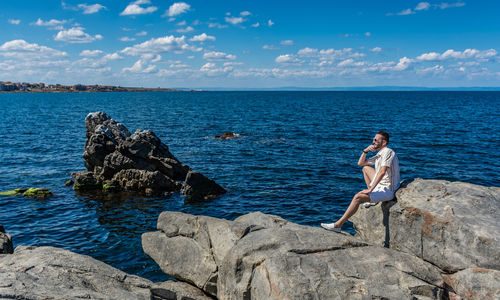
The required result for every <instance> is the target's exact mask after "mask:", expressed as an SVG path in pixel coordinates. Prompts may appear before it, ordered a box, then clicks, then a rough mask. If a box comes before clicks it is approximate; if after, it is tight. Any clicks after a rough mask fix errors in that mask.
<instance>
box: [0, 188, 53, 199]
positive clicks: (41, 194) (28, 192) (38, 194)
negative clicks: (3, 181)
mask: <svg viewBox="0 0 500 300" xmlns="http://www.w3.org/2000/svg"><path fill="white" fill-rule="evenodd" d="M16 195H23V196H24V197H33V198H48V197H50V196H53V194H52V192H51V191H49V190H48V189H46V188H29V189H14V190H12V191H6V192H0V196H16Z"/></svg>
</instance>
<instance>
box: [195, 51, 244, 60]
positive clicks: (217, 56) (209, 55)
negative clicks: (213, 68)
mask: <svg viewBox="0 0 500 300" xmlns="http://www.w3.org/2000/svg"><path fill="white" fill-rule="evenodd" d="M203 59H206V60H208V61H227V60H235V59H236V55H233V54H226V53H224V52H216V51H210V52H205V53H204V54H203Z"/></svg>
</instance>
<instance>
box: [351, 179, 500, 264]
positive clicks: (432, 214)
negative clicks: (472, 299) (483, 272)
mask: <svg viewBox="0 0 500 300" xmlns="http://www.w3.org/2000/svg"><path fill="white" fill-rule="evenodd" d="M396 198H397V202H396V201H390V202H387V203H383V204H381V205H377V206H374V207H371V208H369V209H364V208H360V209H359V211H358V213H357V214H356V215H354V216H353V217H352V219H351V221H352V222H353V223H354V227H355V229H356V232H357V237H359V238H360V239H362V240H364V241H366V242H369V243H373V244H376V245H387V246H389V247H391V248H393V249H396V250H400V251H404V252H408V253H412V254H415V255H417V256H418V257H420V258H422V259H424V260H426V261H429V262H431V263H432V264H434V265H436V266H438V267H440V268H441V269H442V270H444V271H446V272H448V273H453V272H457V271H460V270H463V269H466V268H471V267H481V268H485V269H495V270H500V236H499V235H498V233H499V232H500V222H499V221H498V216H499V215H500V189H499V188H495V187H484V186H479V185H474V184H469V183H462V182H448V181H442V180H422V179H415V180H414V181H413V182H411V183H409V184H408V185H407V186H405V187H403V188H401V189H400V190H398V191H397V193H396Z"/></svg>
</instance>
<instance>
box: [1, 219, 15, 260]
mask: <svg viewBox="0 0 500 300" xmlns="http://www.w3.org/2000/svg"><path fill="white" fill-rule="evenodd" d="M13 252H14V247H13V245H12V237H11V236H10V234H7V233H5V229H4V228H3V225H0V254H11V253H13Z"/></svg>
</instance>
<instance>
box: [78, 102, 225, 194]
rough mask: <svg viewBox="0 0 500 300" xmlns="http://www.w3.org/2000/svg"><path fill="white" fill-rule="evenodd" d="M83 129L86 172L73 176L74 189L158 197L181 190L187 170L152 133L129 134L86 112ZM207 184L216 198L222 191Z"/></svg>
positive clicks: (112, 122) (110, 121) (99, 115)
mask: <svg viewBox="0 0 500 300" xmlns="http://www.w3.org/2000/svg"><path fill="white" fill-rule="evenodd" d="M85 126H86V129H87V131H86V136H87V141H86V143H85V151H84V153H83V158H84V159H85V167H86V168H87V170H88V172H79V173H74V177H75V185H74V189H75V190H90V189H104V190H107V191H116V190H123V191H133V192H139V193H144V194H146V195H153V194H158V195H161V194H164V193H168V192H173V191H179V190H180V189H181V187H182V183H181V182H183V181H184V180H185V179H186V176H187V175H188V172H189V171H190V170H191V169H190V168H189V166H187V165H185V164H183V163H181V162H180V161H179V160H178V159H177V158H175V156H173V155H172V153H170V151H169V149H168V147H167V145H165V144H164V143H162V142H161V140H160V139H159V138H158V137H157V136H156V135H155V133H154V132H153V131H151V130H136V131H135V132H134V133H133V134H130V132H129V131H128V129H127V128H126V127H125V126H124V125H122V124H121V123H118V122H116V121H115V120H113V119H111V117H110V116H108V115H107V114H106V113H104V112H96V113H90V114H89V115H88V116H87V117H86V118H85ZM207 180H208V179H207ZM179 181H180V182H179ZM207 184H212V185H213V187H211V188H210V189H208V191H209V192H213V191H217V192H218V193H217V195H220V194H222V193H223V192H225V190H224V189H222V188H220V186H219V185H217V184H216V183H215V182H213V181H211V180H208V181H207ZM203 187H204V186H203ZM193 195H195V196H197V197H199V198H200V199H203V198H206V197H209V196H212V195H213V194H205V193H204V191H195V192H193Z"/></svg>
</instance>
